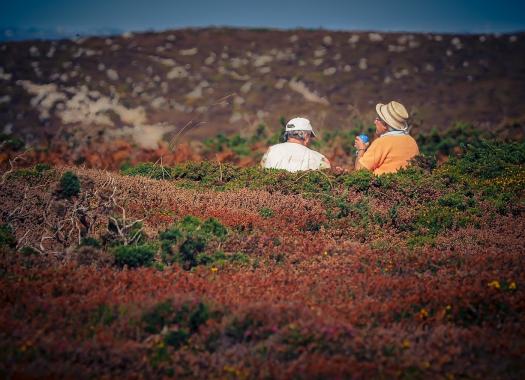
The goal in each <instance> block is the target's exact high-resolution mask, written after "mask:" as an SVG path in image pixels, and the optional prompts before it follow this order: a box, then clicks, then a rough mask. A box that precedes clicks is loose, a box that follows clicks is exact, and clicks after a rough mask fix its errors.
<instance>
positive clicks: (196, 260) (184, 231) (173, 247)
mask: <svg viewBox="0 0 525 380" xmlns="http://www.w3.org/2000/svg"><path fill="white" fill-rule="evenodd" d="M227 234H228V230H227V229H226V227H224V226H223V225H222V224H221V223H220V222H219V221H218V220H217V219H215V218H208V219H206V220H205V221H204V222H203V221H201V220H200V219H199V218H196V217H194V216H191V215H188V216H186V217H184V218H183V219H182V220H180V221H179V222H177V223H175V224H174V225H173V226H172V227H170V229H168V230H166V231H164V232H162V233H160V234H159V240H160V245H161V257H162V260H163V261H164V262H165V263H166V264H173V263H176V262H177V263H180V264H181V265H182V266H183V267H184V269H191V268H193V267H195V266H197V265H202V264H204V265H206V264H209V263H211V262H213V261H214V260H215V259H214V258H212V256H209V255H206V254H203V252H204V251H205V250H206V248H207V247H208V243H209V242H210V240H211V239H218V240H223V239H224V238H225V237H226V236H227Z"/></svg>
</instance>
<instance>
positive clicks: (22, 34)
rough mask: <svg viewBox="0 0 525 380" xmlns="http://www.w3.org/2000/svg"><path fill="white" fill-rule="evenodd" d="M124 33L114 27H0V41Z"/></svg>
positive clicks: (59, 38)
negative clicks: (76, 28)
mask: <svg viewBox="0 0 525 380" xmlns="http://www.w3.org/2000/svg"><path fill="white" fill-rule="evenodd" d="M122 33H124V31H123V30H121V29H116V28H96V29H82V30H80V29H78V30H75V29H72V28H9V27H0V41H4V42H5V41H24V40H62V39H73V38H82V37H89V36H114V35H120V34H122Z"/></svg>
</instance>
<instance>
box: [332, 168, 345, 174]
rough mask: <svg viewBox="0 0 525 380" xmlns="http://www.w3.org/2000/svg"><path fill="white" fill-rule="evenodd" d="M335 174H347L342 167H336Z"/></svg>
mask: <svg viewBox="0 0 525 380" xmlns="http://www.w3.org/2000/svg"><path fill="white" fill-rule="evenodd" d="M332 171H333V173H334V174H336V175H340V174H343V173H345V172H346V169H345V168H342V167H341V166H336V167H334V168H333V169H332Z"/></svg>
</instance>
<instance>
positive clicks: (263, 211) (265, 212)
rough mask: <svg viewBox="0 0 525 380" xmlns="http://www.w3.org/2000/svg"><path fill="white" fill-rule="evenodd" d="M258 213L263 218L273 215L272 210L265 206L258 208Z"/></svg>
mask: <svg viewBox="0 0 525 380" xmlns="http://www.w3.org/2000/svg"><path fill="white" fill-rule="evenodd" d="M259 215H260V216H262V217H263V218H271V217H272V216H273V210H272V209H270V208H267V207H263V208H261V209H260V210H259Z"/></svg>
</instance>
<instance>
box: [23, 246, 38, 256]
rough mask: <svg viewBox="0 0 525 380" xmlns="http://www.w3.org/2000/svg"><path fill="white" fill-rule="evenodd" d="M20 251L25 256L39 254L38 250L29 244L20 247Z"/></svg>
mask: <svg viewBox="0 0 525 380" xmlns="http://www.w3.org/2000/svg"><path fill="white" fill-rule="evenodd" d="M19 252H20V253H21V254H22V255H24V256H33V255H38V251H37V250H36V249H34V248H32V247H28V246H24V247H22V248H20V250H19Z"/></svg>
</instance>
